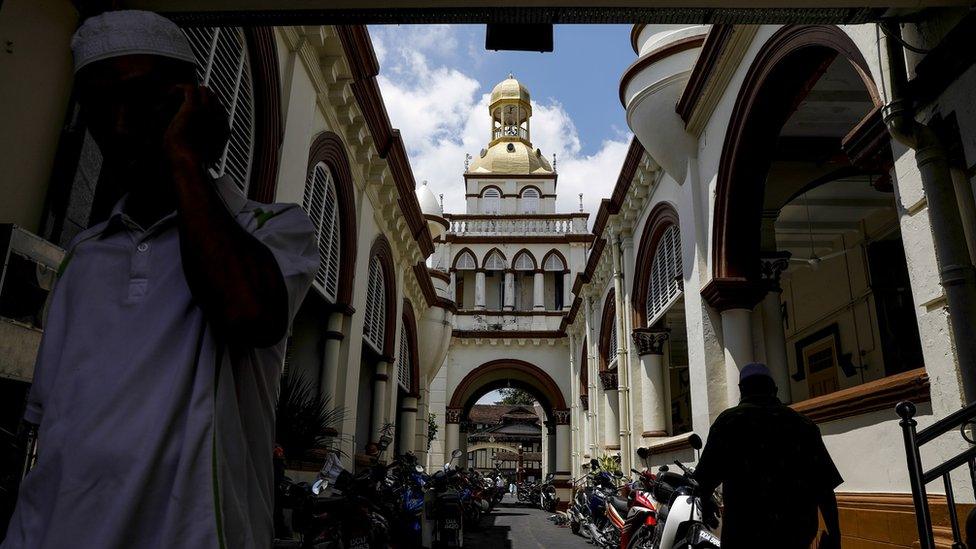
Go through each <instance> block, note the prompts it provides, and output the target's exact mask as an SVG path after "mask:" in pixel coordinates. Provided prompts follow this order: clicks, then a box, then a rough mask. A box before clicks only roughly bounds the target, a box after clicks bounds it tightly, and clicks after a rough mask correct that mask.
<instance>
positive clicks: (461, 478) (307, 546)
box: [275, 450, 506, 549]
mask: <svg viewBox="0 0 976 549" xmlns="http://www.w3.org/2000/svg"><path fill="white" fill-rule="evenodd" d="M461 455H462V452H461V451H460V450H455V451H454V452H453V453H452V459H451V461H450V462H448V463H446V464H444V467H443V469H441V470H438V471H436V472H434V473H433V474H428V473H427V472H426V471H425V470H424V467H423V466H422V465H420V464H419V463H417V459H416V457H415V456H413V454H409V453H408V454H405V455H403V456H400V457H399V458H397V459H395V460H393V461H391V462H390V463H386V464H383V463H380V462H378V461H374V463H373V464H372V465H370V467H368V468H367V469H366V470H364V471H362V472H360V473H358V474H353V473H350V472H349V471H346V470H345V469H343V468H342V466H341V465H340V463H339V458H338V457H337V456H336V455H334V454H330V456H329V457H328V458H327V459H326V463H325V465H324V466H323V468H322V471H321V472H319V474H318V477H317V479H316V480H315V481H314V482H312V483H311V484H309V483H306V482H294V481H292V480H291V479H289V478H287V477H285V480H284V481H283V483H282V486H279V490H280V493H283V494H284V498H283V499H284V500H283V502H282V503H283V507H284V508H286V509H290V510H291V528H292V529H293V531H294V534H295V535H294V539H288V540H276V541H275V548H276V549H340V548H341V549H386V548H393V549H401V548H403V549H408V548H420V547H429V548H433V549H436V548H442V547H444V548H446V547H462V546H463V545H464V531H465V529H471V530H477V529H478V528H479V527H480V523H481V519H482V517H483V516H484V515H485V514H487V513H489V512H490V511H491V510H492V508H493V507H494V506H495V505H496V504H497V503H498V502H499V501H501V499H502V497H503V496H504V494H505V492H506V488H505V487H504V485H505V482H503V481H502V482H499V480H498V478H497V477H498V475H482V474H480V473H478V472H477V471H475V470H474V469H461V468H459V467H458V466H457V464H456V463H457V460H458V458H460V457H461Z"/></svg>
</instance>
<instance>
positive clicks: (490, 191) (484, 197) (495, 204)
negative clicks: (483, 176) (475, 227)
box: [481, 187, 502, 214]
mask: <svg viewBox="0 0 976 549" xmlns="http://www.w3.org/2000/svg"><path fill="white" fill-rule="evenodd" d="M501 205H502V193H501V192H499V191H498V189H496V188H494V187H489V188H487V189H485V192H483V193H481V213H488V214H491V213H498V212H499V210H501Z"/></svg>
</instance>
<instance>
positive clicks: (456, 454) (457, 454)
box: [451, 449, 464, 458]
mask: <svg viewBox="0 0 976 549" xmlns="http://www.w3.org/2000/svg"><path fill="white" fill-rule="evenodd" d="M462 454H464V452H462V451H461V450H460V449H458V450H454V451H453V452H451V457H452V458H459V457H461V455H462Z"/></svg>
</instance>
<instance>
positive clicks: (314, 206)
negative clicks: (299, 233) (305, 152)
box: [302, 162, 341, 303]
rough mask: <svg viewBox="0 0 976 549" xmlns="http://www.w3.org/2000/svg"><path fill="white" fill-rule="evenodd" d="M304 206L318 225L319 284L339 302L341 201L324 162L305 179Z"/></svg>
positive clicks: (316, 276)
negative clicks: (337, 298)
mask: <svg viewBox="0 0 976 549" xmlns="http://www.w3.org/2000/svg"><path fill="white" fill-rule="evenodd" d="M302 208H304V209H305V211H306V212H307V213H308V216H309V218H311V220H312V224H313V225H314V226H315V239H316V242H318V247H319V270H318V272H317V273H315V281H314V282H315V286H316V288H318V289H319V291H320V292H322V294H323V295H324V296H325V298H326V300H328V301H329V302H331V303H335V301H336V296H337V293H338V291H339V253H340V252H339V241H340V238H341V234H340V232H339V202H338V199H337V197H336V188H335V180H334V179H333V178H332V171H331V170H329V167H328V166H326V165H325V164H324V163H323V162H319V163H318V164H316V165H315V167H314V168H312V173H311V174H309V177H308V181H306V182H305V198H304V200H303V201H302Z"/></svg>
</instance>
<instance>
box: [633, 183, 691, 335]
mask: <svg viewBox="0 0 976 549" xmlns="http://www.w3.org/2000/svg"><path fill="white" fill-rule="evenodd" d="M674 226H678V212H677V211H676V210H675V209H674V206H672V205H671V204H670V203H668V202H661V203H659V204H657V205H656V206H654V208H653V209H652V210H651V213H650V214H648V216H647V221H646V222H645V223H644V229H643V231H641V236H640V241H638V243H637V260H636V261H635V263H634V292H633V296H632V298H631V303H632V304H633V309H634V317H635V320H636V322H635V323H634V325H635V326H647V321H648V320H650V319H649V318H647V307H646V303H647V297H648V293H649V291H650V286H651V269H652V268H653V266H654V255H655V253H656V252H657V249H658V246H659V245H660V243H661V237H663V236H664V233H665V231H667V230H668V228H670V227H674ZM679 259H680V258H679Z"/></svg>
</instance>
